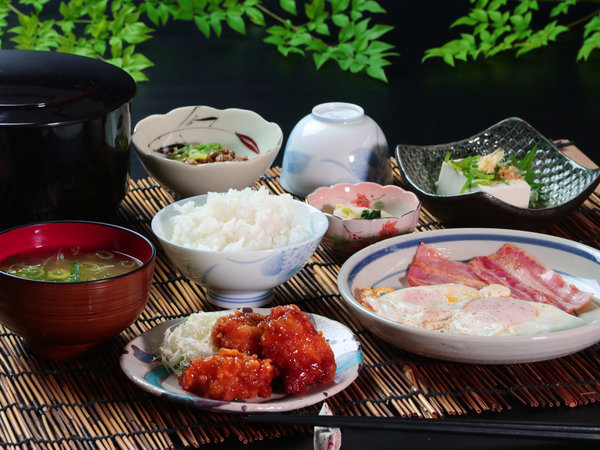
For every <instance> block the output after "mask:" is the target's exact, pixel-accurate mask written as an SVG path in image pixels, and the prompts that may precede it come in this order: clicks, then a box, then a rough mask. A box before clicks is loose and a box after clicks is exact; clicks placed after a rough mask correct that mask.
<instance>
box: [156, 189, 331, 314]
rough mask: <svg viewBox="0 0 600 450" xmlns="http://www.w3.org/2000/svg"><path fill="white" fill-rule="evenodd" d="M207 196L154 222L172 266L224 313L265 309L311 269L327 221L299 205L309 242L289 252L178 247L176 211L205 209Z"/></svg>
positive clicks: (162, 214) (162, 212) (170, 209)
mask: <svg viewBox="0 0 600 450" xmlns="http://www.w3.org/2000/svg"><path fill="white" fill-rule="evenodd" d="M207 197H208V194H205V195H199V196H195V197H190V198H187V199H183V200H179V201H178V202H175V203H172V204H170V205H168V206H166V207H165V208H163V209H161V210H160V211H159V212H158V213H157V214H156V215H155V216H154V218H153V219H152V231H153V232H154V234H155V235H156V237H157V238H158V239H159V241H160V243H161V245H162V247H163V249H164V251H165V252H166V254H167V255H168V256H169V258H170V259H171V261H172V262H173V264H174V265H175V266H176V267H177V268H178V269H179V271H180V272H181V273H182V274H183V275H184V276H186V277H187V278H188V279H190V280H192V281H194V282H196V283H198V284H200V285H201V286H203V287H204V288H205V289H206V291H207V300H208V301H209V302H211V303H212V304H214V305H216V306H219V307H221V308H241V307H260V306H264V305H267V304H268V303H270V302H271V301H272V299H273V288H274V287H276V286H278V285H280V284H282V283H284V282H286V281H288V280H289V279H290V278H292V277H293V276H294V275H295V274H296V273H298V272H299V271H300V269H301V268H302V267H303V266H304V264H306V262H307V261H308V260H309V258H310V257H311V256H312V254H313V253H314V251H315V250H316V248H317V246H318V245H319V243H320V242H321V239H322V238H323V235H324V234H325V231H326V230H327V226H328V223H327V218H326V217H325V215H324V214H323V213H322V212H321V211H319V210H318V209H316V208H314V207H312V206H310V205H308V204H306V203H304V202H301V201H298V200H291V201H292V202H293V205H294V221H295V222H296V223H299V224H302V225H304V227H305V228H306V229H308V230H309V231H310V236H309V237H308V238H307V239H305V240H304V241H301V242H298V243H296V244H291V245H288V246H284V247H278V248H273V249H268V250H252V251H211V250H199V249H194V248H190V247H186V246H182V245H179V244H176V243H174V242H173V241H172V238H173V223H172V221H171V218H172V217H174V216H175V215H178V214H179V212H178V210H177V208H176V205H183V204H184V203H187V202H190V201H191V202H193V203H194V205H195V206H202V205H204V204H205V203H206V201H207Z"/></svg>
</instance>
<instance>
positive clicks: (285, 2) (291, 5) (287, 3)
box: [279, 0, 298, 16]
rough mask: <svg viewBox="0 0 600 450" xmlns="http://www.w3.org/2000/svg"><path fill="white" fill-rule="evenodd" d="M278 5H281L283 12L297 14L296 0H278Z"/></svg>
mask: <svg viewBox="0 0 600 450" xmlns="http://www.w3.org/2000/svg"><path fill="white" fill-rule="evenodd" d="M279 6H281V9H283V10H284V11H285V12H288V13H290V14H293V15H294V16H295V15H297V14H298V11H297V10H296V0H279Z"/></svg>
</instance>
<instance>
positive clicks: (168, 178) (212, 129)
mask: <svg viewBox="0 0 600 450" xmlns="http://www.w3.org/2000/svg"><path fill="white" fill-rule="evenodd" d="M131 141H132V143H133V146H134V148H135V151H136V153H137V154H138V156H139V157H140V160H141V162H142V164H143V166H144V168H145V169H146V170H147V171H148V173H149V174H150V175H152V176H153V177H154V178H155V179H156V180H157V181H158V182H159V183H160V184H161V185H163V186H165V187H167V188H168V189H170V190H171V191H173V192H175V193H176V194H177V195H179V196H180V197H182V198H185V197H191V196H194V195H200V194H206V193H208V192H225V191H227V190H228V189H230V188H231V189H242V188H244V187H248V186H251V185H252V184H254V182H255V181H256V180H257V179H258V178H259V177H260V176H261V175H262V174H264V173H265V171H266V170H267V169H268V168H269V167H270V166H271V164H272V163H273V161H274V160H275V157H276V156H277V153H278V152H279V149H280V148H281V144H282V142H283V132H282V131H281V128H280V127H279V125H277V124H276V123H273V122H268V121H266V120H265V119H263V118H262V117H261V116H260V115H258V114H257V113H255V112H253V111H249V110H245V109H237V108H229V109H223V110H220V109H216V108H212V107H209V106H183V107H180V108H176V109H173V110H171V111H169V112H168V113H167V114H154V115H151V116H148V117H146V118H144V119H142V120H141V121H139V122H138V123H137V125H136V126H135V129H134V132H133V135H132V137H131ZM211 142H217V143H219V144H221V145H222V146H224V147H228V148H229V149H231V150H234V151H235V153H236V156H238V157H243V156H247V157H248V160H247V161H224V162H215V163H208V164H201V165H190V164H187V163H184V162H181V161H176V160H173V159H168V158H167V157H166V155H165V154H164V153H162V152H160V151H158V150H159V149H162V148H165V147H169V146H172V145H174V144H182V143H188V144H202V143H204V144H206V143H211Z"/></svg>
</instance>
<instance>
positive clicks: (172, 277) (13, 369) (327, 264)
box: [0, 159, 600, 450]
mask: <svg viewBox="0 0 600 450" xmlns="http://www.w3.org/2000/svg"><path fill="white" fill-rule="evenodd" d="M390 163H391V164H392V168H393V173H394V179H395V183H397V184H399V185H401V184H402V182H401V177H400V173H399V170H398V167H397V166H396V165H395V163H394V160H393V159H391V160H390ZM280 173H281V170H280V168H278V167H274V168H272V169H270V170H269V171H268V173H267V174H266V175H265V176H264V177H262V178H261V179H260V180H259V181H258V182H257V183H256V185H255V187H258V186H261V185H263V186H266V187H267V188H268V189H269V190H270V191H271V192H273V193H277V194H280V193H283V192H284V190H283V189H282V188H281V186H280V184H279V176H280ZM172 201H173V196H171V195H170V194H169V192H168V191H167V190H165V189H163V188H162V187H160V186H159V185H158V184H157V183H156V182H155V181H154V180H152V179H150V178H147V179H142V180H137V181H133V180H132V181H130V183H129V193H128V194H127V196H126V198H125V199H124V200H123V202H122V204H121V207H120V209H119V211H118V214H117V216H118V219H119V220H120V221H122V222H123V223H124V224H125V225H126V226H128V227H130V228H132V229H134V230H136V231H138V232H140V233H142V234H144V235H145V236H147V237H149V238H150V239H151V240H152V241H153V242H154V243H155V244H156V246H157V249H158V257H157V264H156V271H155V275H154V280H153V286H152V291H151V295H150V297H149V299H148V304H147V306H146V308H145V309H144V311H143V312H142V314H141V315H140V317H139V319H138V320H137V321H136V322H135V323H133V324H132V325H131V326H130V327H129V328H128V329H127V330H125V331H123V332H122V333H121V334H120V335H119V336H116V337H115V338H113V339H112V340H110V341H109V342H107V343H106V344H105V345H103V346H101V347H100V348H99V349H97V350H95V351H93V352H92V353H91V354H89V355H87V356H86V357H84V358H81V359H79V360H76V361H50V360H43V359H37V358H35V357H33V356H31V355H29V354H28V353H27V351H26V349H24V348H23V345H22V342H21V339H20V338H19V337H18V336H16V335H15V334H14V333H12V332H11V331H10V330H8V329H5V328H3V327H1V326H0V446H1V447H3V448H9V449H13V448H14V449H18V448H24V447H27V448H35V449H43V450H45V449H63V448H65V449H66V448H82V449H87V448H99V449H109V450H111V449H136V448H155V449H170V448H173V447H174V446H175V444H176V443H177V444H180V445H184V446H188V447H199V446H202V445H204V444H208V443H216V442H222V441H224V440H225V439H235V440H237V441H239V442H240V443H249V442H255V441H259V440H264V439H277V438H278V437H281V436H289V435H297V434H306V433H310V432H311V430H310V429H309V428H307V427H306V426H284V425H260V426H259V425H250V424H249V423H246V422H244V420H243V418H242V417H241V416H240V415H237V414H228V415H225V414H216V413H208V412H206V411H201V410H197V409H193V408H191V407H188V406H182V405H180V404H175V403H172V402H169V401H167V400H164V399H162V398H157V397H154V396H152V395H150V394H148V393H146V392H144V391H142V390H140V389H138V388H137V387H136V386H135V385H133V384H132V383H131V382H130V381H129V380H127V378H126V377H125V376H124V375H123V374H122V373H121V371H120V368H119V356H120V354H121V350H122V348H123V346H124V345H125V344H126V343H127V342H128V341H129V340H131V339H133V338H134V337H136V336H138V335H139V334H141V333H143V332H145V331H147V330H149V329H151V328H152V327H153V326H155V325H156V324H158V323H160V322H162V321H165V320H169V319H172V318H177V317H182V316H185V315H187V314H189V313H191V312H194V311H199V310H213V309H215V308H214V307H213V306H212V305H211V304H210V303H208V302H207V300H206V296H205V291H204V289H203V288H202V287H201V286H198V285H196V284H194V283H192V282H190V281H188V280H187V279H185V278H184V277H183V276H181V274H180V273H178V272H177V270H176V269H175V268H174V267H173V266H172V265H171V263H170V261H169V260H168V258H167V257H166V256H165V255H164V253H163V252H162V250H161V249H160V246H159V245H158V242H157V241H156V239H155V238H154V236H153V235H152V231H151V229H150V221H151V219H152V217H153V216H154V214H155V213H156V212H158V211H159V210H160V209H161V208H162V207H164V206H166V205H168V204H169V203H171V202H172ZM439 228H443V224H442V223H440V222H439V221H438V220H437V219H436V217H435V216H434V215H433V214H431V213H430V212H429V211H427V210H426V209H425V208H423V209H422V211H421V215H420V222H419V225H418V227H417V229H416V230H415V232H420V231H425V230H433V229H439ZM545 232H547V233H551V234H554V235H557V236H562V237H565V238H568V239H572V240H575V241H579V242H583V243H586V244H587V245H591V246H594V247H597V248H598V247H600V198H599V197H598V195H596V194H592V196H591V197H590V198H589V199H588V200H587V201H586V202H585V203H584V204H583V205H582V206H581V207H580V208H579V209H578V210H577V211H576V212H575V213H574V214H572V215H571V216H570V217H568V218H566V219H565V220H564V221H562V222H561V223H560V224H558V225H554V226H552V227H549V228H548V229H547V230H545ZM340 267H341V261H337V260H336V258H335V256H334V255H332V254H331V252H330V251H329V250H328V249H326V248H323V247H321V246H320V247H319V248H318V249H317V251H316V252H315V254H314V255H313V256H312V257H311V258H310V260H309V262H308V264H307V265H306V266H305V267H304V268H303V269H302V271H301V272H300V273H298V274H297V275H296V276H294V277H293V278H292V279H291V280H290V281H289V282H287V283H285V284H283V285H281V286H279V287H277V288H276V289H275V299H274V304H285V303H296V304H298V305H299V306H300V307H301V308H302V309H303V310H305V311H310V312H314V313H317V314H320V315H323V316H327V317H330V318H332V319H335V320H337V321H340V322H342V323H344V324H346V325H347V326H348V327H349V328H350V329H351V330H352V331H353V332H354V333H355V334H356V335H357V337H358V339H359V340H360V343H361V346H362V350H363V355H364V364H363V368H362V370H361V373H360V375H359V377H358V378H357V380H356V381H355V382H354V383H353V384H352V385H351V386H349V387H348V388H347V389H345V390H344V391H342V392H340V393H339V394H337V395H335V396H333V397H331V398H330V399H329V400H328V403H329V406H330V407H331V409H332V410H333V411H334V413H335V414H338V415H348V416H375V417H393V416H398V417H422V418H431V419H433V420H434V419H435V418H441V417H447V416H456V415H465V414H484V413H489V412H495V413H498V412H501V411H505V410H509V409H511V408H512V407H513V406H515V405H525V406H529V407H538V408H550V407H557V406H570V407H580V406H584V405H588V404H591V403H596V402H598V401H600V346H599V345H595V346H592V347H590V348H588V349H586V350H584V351H582V352H579V353H577V354H574V355H570V356H566V357H564V358H560V359H558V360H552V361H545V362H540V363H534V364H514V365H495V366H484V365H482V366H478V365H468V364H456V363H447V362H443V361H436V360H431V359H427V358H423V357H419V356H417V355H413V354H410V353H407V352H404V351H400V350H398V349H396V348H394V347H392V346H390V345H389V344H387V343H385V342H383V341H381V340H379V339H378V338H377V337H375V336H374V335H372V334H371V333H369V332H368V331H367V330H366V329H365V328H364V327H363V326H362V325H361V323H360V322H359V321H358V320H357V319H356V318H355V317H354V316H353V315H352V313H351V312H350V311H349V310H348V309H347V308H346V307H345V306H344V302H343V300H342V298H341V296H340V294H339V291H338V289H337V274H338V271H339V269H340ZM319 406H320V405H314V406H311V407H307V408H305V409H304V410H302V411H301V412H302V413H306V414H315V413H316V412H317V411H318V407H319Z"/></svg>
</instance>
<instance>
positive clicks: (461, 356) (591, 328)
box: [338, 228, 600, 364]
mask: <svg viewBox="0 0 600 450" xmlns="http://www.w3.org/2000/svg"><path fill="white" fill-rule="evenodd" d="M421 242H425V243H427V244H431V245H433V246H434V247H436V248H437V249H438V250H440V251H441V252H442V253H444V254H445V255H447V256H449V257H450V258H451V259H454V260H459V261H466V260H468V259H470V258H473V257H475V256H482V255H490V254H492V253H494V252H496V251H497V250H499V249H500V247H501V246H502V245H503V244H505V243H507V242H512V243H514V244H516V245H518V246H519V247H521V248H523V249H525V250H527V251H528V252H530V253H532V254H533V255H534V256H536V257H537V258H538V259H539V260H540V261H541V262H542V263H543V264H545V265H546V266H548V267H550V268H551V269H554V270H555V271H557V272H558V273H560V274H561V275H562V276H563V278H565V280H566V281H568V282H569V283H572V284H574V285H575V286H577V287H578V288H579V289H581V290H584V291H587V292H592V293H593V294H594V296H593V299H592V304H591V305H590V307H589V310H588V311H586V312H585V313H583V314H580V317H582V318H583V319H585V320H586V321H587V322H588V325H584V326H582V327H579V328H574V329H572V330H565V331H558V332H554V333H548V334H543V335H535V336H481V337H480V336H461V335H451V334H441V333H438V332H434V331H427V330H421V329H418V328H414V327H410V326H406V325H402V324H399V323H397V322H393V321H391V320H388V319H385V318H383V317H381V316H379V315H377V314H375V313H373V312H371V311H369V310H368V309H366V308H365V307H363V306H362V305H361V304H360V303H358V301H357V300H356V299H355V298H354V296H353V293H355V292H356V290H358V289H362V288H368V287H392V288H396V289H399V288H402V287H408V283H407V282H406V270H407V268H408V266H409V265H410V263H411V262H412V259H413V257H414V255H415V252H416V250H417V247H418V245H419V244H420V243H421ZM599 281H600V251H599V250H596V249H594V248H591V247H589V246H587V245H584V244H580V243H577V242H573V241H570V240H567V239H563V238H558V237H554V236H549V235H545V234H539V233H532V232H526V231H516V230H503V229H493V228H455V229H447V230H436V231H425V232H421V233H412V234H408V235H402V236H398V237H394V238H390V239H386V240H385V241H382V242H380V243H377V244H373V245H371V246H369V247H367V248H365V249H363V250H361V251H359V252H357V253H356V254H354V255H353V256H351V257H350V258H349V259H348V260H347V261H346V262H345V263H344V264H343V265H342V267H341V269H340V272H339V275H338V287H339V290H340V293H341V294H342V297H343V298H344V301H345V302H346V304H347V305H348V307H349V308H350V309H351V310H352V311H353V313H354V314H355V315H356V317H357V318H358V319H359V320H360V321H361V323H362V324H363V325H364V326H365V327H367V328H368V329H369V330H371V331H372V332H373V333H374V334H376V335H377V336H379V337H380V338H382V339H384V340H386V341H388V342H389V343H391V344H392V345H395V346H396V347H399V348H401V349H403V350H407V351H409V352H413V353H417V354H420V355H424V356H428V357H432V358H438V359H444V360H449V361H458V362H467V363H478V364H511V363H523V362H534V361H542V360H547V359H552V358H558V357H560V356H565V355H568V354H571V353H574V352H577V351H579V350H582V349H584V348H586V347H589V346H590V345H593V344H595V343H596V342H598V341H600V284H599Z"/></svg>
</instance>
